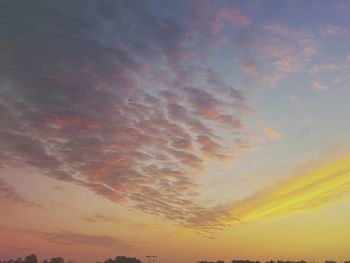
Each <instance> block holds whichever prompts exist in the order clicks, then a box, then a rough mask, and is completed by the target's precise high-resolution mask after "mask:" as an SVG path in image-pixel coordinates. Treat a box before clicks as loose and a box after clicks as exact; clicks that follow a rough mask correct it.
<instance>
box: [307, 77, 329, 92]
mask: <svg viewBox="0 0 350 263" xmlns="http://www.w3.org/2000/svg"><path fill="white" fill-rule="evenodd" d="M311 88H312V89H313V90H315V91H324V90H327V89H328V87H327V86H325V85H323V84H322V83H321V82H320V81H318V80H314V81H313V82H312V85H311Z"/></svg>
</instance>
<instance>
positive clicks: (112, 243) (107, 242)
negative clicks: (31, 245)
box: [42, 231, 131, 249]
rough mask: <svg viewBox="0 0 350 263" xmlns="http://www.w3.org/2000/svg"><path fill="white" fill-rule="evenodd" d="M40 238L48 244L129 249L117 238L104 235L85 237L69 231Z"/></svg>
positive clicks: (44, 234)
mask: <svg viewBox="0 0 350 263" xmlns="http://www.w3.org/2000/svg"><path fill="white" fill-rule="evenodd" d="M42 237H43V238H44V239H46V240H47V241H49V242H52V243H58V244H65V245H89V246H102V247H118V248H120V249H130V248H131V246H130V245H128V244H126V243H124V242H123V241H121V240H119V239H118V238H115V237H111V236H104V235H87V234H81V233H75V232H69V231H61V232H57V233H43V234H42Z"/></svg>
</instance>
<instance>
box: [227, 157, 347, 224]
mask: <svg viewBox="0 0 350 263" xmlns="http://www.w3.org/2000/svg"><path fill="white" fill-rule="evenodd" d="M349 161H350V158H349V157H345V158H341V159H338V160H335V161H333V162H330V163H328V164H327V165H322V166H321V167H318V168H315V169H313V170H311V171H309V172H305V173H304V174H302V175H300V176H296V177H292V178H290V179H288V180H286V181H285V182H282V183H280V184H277V185H275V186H273V187H271V188H268V189H265V190H264V191H262V192H261V193H258V194H256V195H253V196H252V197H250V198H247V199H245V200H243V201H242V202H238V203H236V204H235V205H234V206H233V207H232V212H233V213H234V214H236V215H237V216H239V218H240V220H241V221H243V222H251V221H255V220H262V219H270V218H271V219H274V218H278V217H281V216H285V215H288V214H291V213H296V212H302V211H314V210H317V209H320V208H323V207H327V206H330V205H333V204H336V203H338V202H340V200H341V198H342V197H343V196H344V195H347V194H348V192H349V190H350V162H349Z"/></svg>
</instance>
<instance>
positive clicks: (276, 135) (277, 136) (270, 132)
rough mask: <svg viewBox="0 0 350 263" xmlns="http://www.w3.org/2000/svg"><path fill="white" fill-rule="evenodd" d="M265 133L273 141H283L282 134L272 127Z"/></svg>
mask: <svg viewBox="0 0 350 263" xmlns="http://www.w3.org/2000/svg"><path fill="white" fill-rule="evenodd" d="M264 132H265V134H266V135H267V136H269V138H271V139H273V140H277V141H279V140H281V134H280V133H279V132H278V131H276V130H274V129H273V128H271V127H268V128H265V130H264Z"/></svg>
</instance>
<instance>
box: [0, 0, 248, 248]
mask: <svg viewBox="0 0 350 263" xmlns="http://www.w3.org/2000/svg"><path fill="white" fill-rule="evenodd" d="M157 8H158V9H155V8H152V6H151V4H150V2H147V1H142V2H140V1H133V0H131V1H106V0H102V1H97V2H96V1H92V2H89V1H74V2H72V1H44V0H36V1H31V2H30V3H27V2H19V1H2V2H1V3H0V38H1V39H4V40H6V41H2V42H0V49H1V53H2V54H3V55H2V56H1V58H0V121H1V122H2V125H1V127H0V144H1V145H2V147H1V149H0V157H1V158H0V159H1V161H0V166H18V165H22V166H26V165H28V166H32V167H35V168H37V169H39V170H40V171H41V172H42V173H44V174H46V175H48V176H50V177H53V178H56V179H58V180H64V181H67V182H71V183H74V184H77V185H80V186H83V187H87V188H89V189H91V190H92V191H93V192H95V193H96V194H98V195H101V196H103V197H106V198H108V199H110V200H112V201H113V202H119V203H123V204H125V203H127V205H130V206H132V207H135V208H137V209H141V210H143V211H145V212H148V213H156V214H158V215H160V216H163V217H166V218H168V219H172V220H177V221H179V222H181V223H183V224H186V220H188V216H187V214H193V213H196V211H197V210H198V211H199V212H201V211H202V209H203V208H200V207H198V206H197V205H196V204H195V203H194V202H193V201H191V199H192V197H193V195H194V194H195V192H196V189H197V188H198V185H197V184H196V183H194V182H193V180H192V177H191V174H192V173H193V172H194V171H198V170H200V169H201V168H202V163H203V155H211V156H216V157H229V156H230V155H232V153H228V152H226V149H224V148H223V147H220V140H221V137H220V134H219V132H218V131H220V129H222V127H223V126H224V127H225V129H227V131H229V132H231V133H232V134H234V133H235V132H237V133H238V132H239V133H240V135H241V136H244V134H245V132H246V131H245V128H244V123H243V120H242V119H241V113H242V109H248V107H247V106H246V101H245V97H244V95H243V94H242V92H241V91H239V90H237V89H235V88H233V87H231V86H229V85H227V84H225V83H224V81H222V80H221V79H220V76H219V74H217V73H215V71H214V70H213V69H210V68H209V69H206V70H207V72H210V74H207V79H206V80H205V84H203V86H201V87H198V86H195V85H194V83H193V79H192V77H191V76H192V75H193V74H199V73H200V72H203V68H202V67H201V66H191V67H190V66H189V64H193V65H200V64H201V62H202V60H204V59H205V54H206V52H207V51H208V50H209V47H208V44H207V43H206V42H205V41H201V37H203V35H202V34H198V35H194V36H192V37H189V35H191V34H189V33H193V31H194V30H196V28H197V27H196V24H194V23H193V21H192V20H191V19H190V16H191V14H190V13H191V12H188V13H183V12H182V11H183V10H184V8H185V10H187V9H188V10H192V9H195V8H196V5H191V4H188V3H186V2H183V3H178V4H177V5H174V4H172V3H171V2H165V3H164V4H162V5H161V4H160V5H159V6H157ZM159 10H168V11H169V10H171V13H173V14H174V15H176V16H178V19H176V21H175V20H174V19H171V18H169V17H167V16H165V15H162V14H166V13H167V12H159ZM179 21H184V22H181V23H180V22H179ZM200 43H203V44H200ZM228 100H229V102H228ZM228 112H229V113H228ZM195 146H199V147H201V149H202V154H198V153H197V152H196V151H195ZM219 159H220V158H219ZM149 196H152V198H150V197H149ZM14 198H15V197H14ZM15 199H16V198H15ZM196 209H197V210H196ZM199 212H198V213H199ZM69 235H70V237H72V239H74V238H77V239H79V237H74V236H72V235H71V234H69ZM69 235H68V234H67V233H65V234H61V236H57V235H56V236H54V237H52V240H60V238H61V239H64V238H63V237H67V236H69ZM58 237H60V238H58ZM107 243H108V242H107Z"/></svg>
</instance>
